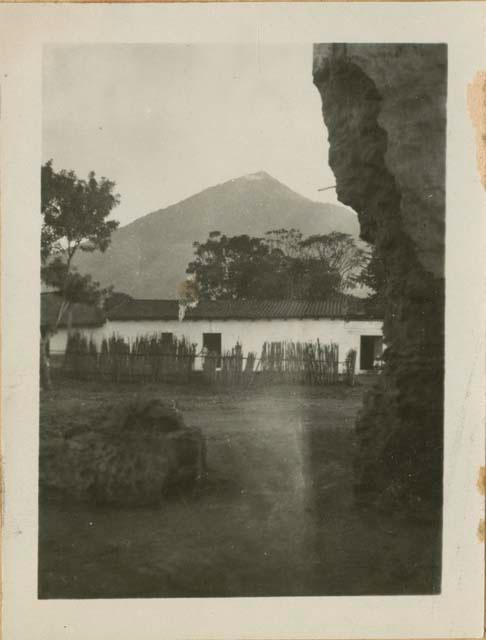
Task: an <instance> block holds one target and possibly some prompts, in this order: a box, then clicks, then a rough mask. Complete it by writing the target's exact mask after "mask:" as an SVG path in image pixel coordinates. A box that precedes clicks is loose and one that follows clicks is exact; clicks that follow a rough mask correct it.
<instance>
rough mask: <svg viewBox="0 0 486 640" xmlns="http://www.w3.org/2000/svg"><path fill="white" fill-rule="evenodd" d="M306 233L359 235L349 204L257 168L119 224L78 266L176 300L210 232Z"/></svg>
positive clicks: (139, 292)
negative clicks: (326, 199) (300, 190)
mask: <svg viewBox="0 0 486 640" xmlns="http://www.w3.org/2000/svg"><path fill="white" fill-rule="evenodd" d="M292 227H293V228H296V229H300V231H302V233H303V234H304V235H310V234H313V233H330V232H331V231H342V232H345V233H350V234H352V235H353V236H355V237H358V234H359V224H358V220H357V217H356V216H355V215H354V213H353V212H352V211H350V210H349V209H345V208H344V207H340V206H337V205H332V204H324V203H319V202H313V201H312V200H309V199H307V198H304V197H303V196H301V195H299V194H297V193H295V192H294V191H292V190H291V189H289V188H288V187H286V186H285V185H283V184H282V183H281V182H279V181H278V180H276V179H275V178H272V177H271V176H269V175H268V174H267V173H264V172H260V173H254V174H250V175H247V176H243V177H241V178H236V179H234V180H229V181H228V182H225V183H223V184H220V185H217V186H214V187H210V188H208V189H205V190H204V191H202V192H200V193H198V194H196V195H194V196H191V197H190V198H187V199H186V200H183V201H182V202H179V203H177V204H174V205H171V206H169V207H167V208H166V209H161V210H159V211H155V212H153V213H149V214H148V215H146V216H143V217H141V218H138V219H137V220H135V221H134V222H132V223H131V224H129V225H127V226H125V227H122V228H120V229H118V230H117V231H116V232H115V233H114V234H113V238H112V243H111V245H110V247H109V248H108V250H107V251H106V253H104V254H101V253H99V252H96V253H92V254H81V255H80V256H79V258H77V261H76V266H77V267H78V269H79V270H80V271H81V272H82V273H90V274H91V275H92V276H93V277H94V279H95V280H98V281H99V282H100V283H101V284H102V285H104V286H107V285H113V286H114V287H115V289H116V290H117V291H123V292H125V293H128V294H130V295H132V296H134V297H136V298H174V297H176V295H177V286H178V284H179V283H180V282H181V281H182V280H184V278H185V270H186V267H187V264H188V263H189V261H190V260H191V259H192V256H193V247H192V244H193V242H194V241H196V240H197V241H200V242H202V241H204V240H206V238H207V237H208V234H209V232H210V231H221V233H224V234H226V235H236V234H243V233H246V234H249V235H253V236H258V235H263V234H264V233H265V232H266V231H270V230H272V229H282V228H286V229H290V228H292Z"/></svg>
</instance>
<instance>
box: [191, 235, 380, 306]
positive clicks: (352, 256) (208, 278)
mask: <svg viewBox="0 0 486 640" xmlns="http://www.w3.org/2000/svg"><path fill="white" fill-rule="evenodd" d="M194 249H195V259H194V260H193V261H192V262H190V264H189V265H188V268H187V273H188V274H190V275H191V276H192V277H193V279H194V282H195V285H196V286H197V288H198V292H199V295H200V297H201V298H202V299H209V300H215V299H250V298H254V299H265V298H267V299H288V298H291V299H298V298H301V299H307V300H313V299H322V298H325V297H327V296H329V295H330V294H332V293H336V292H339V291H344V290H346V289H347V288H349V287H350V286H351V285H352V284H353V283H354V282H355V277H356V273H358V271H359V269H360V268H362V266H363V265H364V264H365V262H366V259H367V258H366V255H367V254H366V252H365V251H364V250H362V249H360V248H359V247H357V246H356V244H355V242H354V240H353V238H351V236H347V235H346V234H330V236H311V237H310V238H306V239H303V237H302V234H301V233H300V231H298V230H296V229H290V230H287V229H276V230H273V231H269V232H268V233H266V234H265V236H264V237H263V238H253V237H250V236H248V235H240V236H233V237H227V236H225V235H222V234H221V233H220V232H218V231H215V232H212V233H211V234H210V235H209V238H208V239H207V241H206V242H204V243H199V242H196V243H194Z"/></svg>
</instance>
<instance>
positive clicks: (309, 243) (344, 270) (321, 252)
mask: <svg viewBox="0 0 486 640" xmlns="http://www.w3.org/2000/svg"><path fill="white" fill-rule="evenodd" d="M301 247H302V249H303V250H304V252H305V253H306V254H307V255H308V256H309V257H310V258H313V259H317V260H321V261H322V262H325V263H326V264H327V265H328V267H329V269H330V270H332V271H334V272H335V273H338V274H339V278H340V282H339V289H340V290H341V291H346V290H349V289H352V288H353V287H355V286H356V285H357V284H360V282H361V280H360V278H361V273H362V271H363V269H365V267H366V265H367V264H368V262H369V260H370V252H369V251H368V250H367V249H364V248H362V247H359V246H358V245H357V244H356V242H355V240H354V238H353V237H352V236H350V235H349V234H347V233H341V232H339V231H333V232H332V233H329V234H327V235H312V236H309V237H308V238H306V239H305V240H303V241H302V242H301Z"/></svg>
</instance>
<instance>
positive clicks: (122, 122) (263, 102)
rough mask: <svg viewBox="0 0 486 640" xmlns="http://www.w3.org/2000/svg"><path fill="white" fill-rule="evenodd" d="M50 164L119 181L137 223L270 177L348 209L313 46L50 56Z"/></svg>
mask: <svg viewBox="0 0 486 640" xmlns="http://www.w3.org/2000/svg"><path fill="white" fill-rule="evenodd" d="M43 62H44V78H43V90H44V101H43V105H44V106H43V161H46V160H48V159H50V158H52V159H53V160H54V166H55V168H57V169H61V168H63V169H74V170H75V171H76V172H77V173H78V175H79V176H83V177H85V176H86V175H87V173H88V171H90V170H91V169H93V170H94V171H96V173H97V174H98V175H104V176H107V177H108V178H110V179H112V180H115V182H116V183H117V190H118V191H119V193H120V194H121V197H122V203H121V205H120V206H119V207H118V208H117V209H116V213H115V214H114V217H116V218H117V219H118V220H120V222H121V224H126V223H127V222H130V221H131V220H133V219H135V218H138V217H140V216H142V215H145V214H146V213H149V212H150V211H153V210H155V209H159V208H162V207H165V206H167V205H169V204H172V203H174V202H178V201H179V200H182V199H183V198H185V197H187V196H190V195H192V194H194V193H196V192H198V191H201V190H202V189H205V188H206V187H209V186H212V185H214V184H218V183H221V182H224V181H225V180H229V179H231V178H236V177H238V176H240V175H244V174H247V173H253V172H256V171H260V170H264V171H267V172H268V173H270V174H271V175H273V176H274V177H275V178H277V179H279V180H281V181H282V182H284V183H285V184H287V185H288V186H289V187H291V188H293V189H295V190H296V191H298V192H299V193H302V194H303V195H306V196H307V197H309V198H312V199H314V200H321V201H325V202H336V199H335V191H334V190H329V191H326V192H324V193H318V192H317V189H318V188H319V187H326V186H330V185H333V184H334V183H335V181H334V176H333V174H332V172H331V170H330V169H329V167H328V165H327V153H328V145H327V132H326V129H325V127H324V124H323V121H322V115H321V104H320V97H319V94H318V92H317V89H316V88H315V87H314V86H313V84H312V45H311V44H309V45H290V46H287V45H265V46H256V45H236V46H235V45H231V46H230V45H159V44H156V45H80V46H56V47H48V48H46V49H45V52H44V60H43Z"/></svg>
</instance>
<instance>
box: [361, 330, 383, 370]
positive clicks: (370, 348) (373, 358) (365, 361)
mask: <svg viewBox="0 0 486 640" xmlns="http://www.w3.org/2000/svg"><path fill="white" fill-rule="evenodd" d="M382 352H383V338H382V337H381V336H361V345H360V357H359V368H360V369H361V370H362V371H372V370H373V369H375V368H376V367H377V364H378V363H379V360H380V359H381V355H382Z"/></svg>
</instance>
